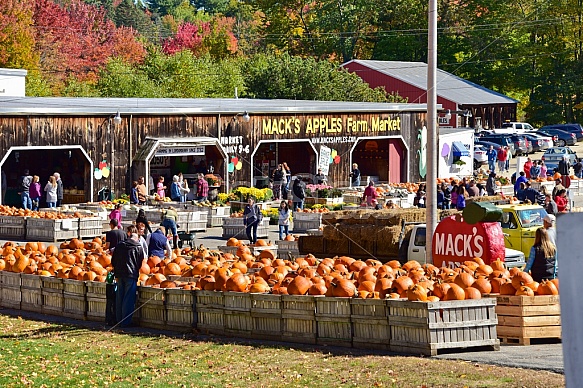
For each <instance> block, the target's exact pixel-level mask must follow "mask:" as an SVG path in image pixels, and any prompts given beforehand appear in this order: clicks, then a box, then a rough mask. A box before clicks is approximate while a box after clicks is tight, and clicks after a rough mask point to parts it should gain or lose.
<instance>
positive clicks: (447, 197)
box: [441, 183, 451, 209]
mask: <svg viewBox="0 0 583 388" xmlns="http://www.w3.org/2000/svg"><path fill="white" fill-rule="evenodd" d="M441 191H442V192H443V209H449V208H450V207H451V189H450V188H449V187H448V186H446V185H445V183H442V184H441Z"/></svg>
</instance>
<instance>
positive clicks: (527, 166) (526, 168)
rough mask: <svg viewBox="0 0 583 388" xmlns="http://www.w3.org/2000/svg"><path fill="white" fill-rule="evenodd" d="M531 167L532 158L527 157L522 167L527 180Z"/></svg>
mask: <svg viewBox="0 0 583 388" xmlns="http://www.w3.org/2000/svg"><path fill="white" fill-rule="evenodd" d="M531 168H532V160H531V159H530V158H526V163H524V166H523V167H522V169H523V170H524V174H525V175H526V179H527V180H529V179H530V169H531Z"/></svg>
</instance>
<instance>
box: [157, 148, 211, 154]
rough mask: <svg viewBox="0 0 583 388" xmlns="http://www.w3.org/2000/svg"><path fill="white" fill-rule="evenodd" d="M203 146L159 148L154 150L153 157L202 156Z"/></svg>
mask: <svg viewBox="0 0 583 388" xmlns="http://www.w3.org/2000/svg"><path fill="white" fill-rule="evenodd" d="M204 151H205V146H191V147H161V148H158V150H156V155H155V156H187V155H204V154H205V152H204Z"/></svg>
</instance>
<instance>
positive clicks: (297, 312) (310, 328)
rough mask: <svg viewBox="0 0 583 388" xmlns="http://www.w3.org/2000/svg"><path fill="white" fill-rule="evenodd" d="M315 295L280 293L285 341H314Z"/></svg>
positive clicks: (315, 328)
mask: <svg viewBox="0 0 583 388" xmlns="http://www.w3.org/2000/svg"><path fill="white" fill-rule="evenodd" d="M315 299H316V297H314V296H305V295H301V296H298V295H282V296H281V317H282V320H283V328H282V330H283V335H282V337H283V338H284V340H285V341H288V342H297V343H303V344H315V343H316V333H317V326H316V300H315Z"/></svg>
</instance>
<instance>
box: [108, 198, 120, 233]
mask: <svg viewBox="0 0 583 388" xmlns="http://www.w3.org/2000/svg"><path fill="white" fill-rule="evenodd" d="M114 218H115V219H116V220H117V227H118V228H119V229H123V227H122V226H121V203H118V204H117V205H115V208H114V209H113V210H112V211H111V213H109V219H110V220H113V219H114Z"/></svg>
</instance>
